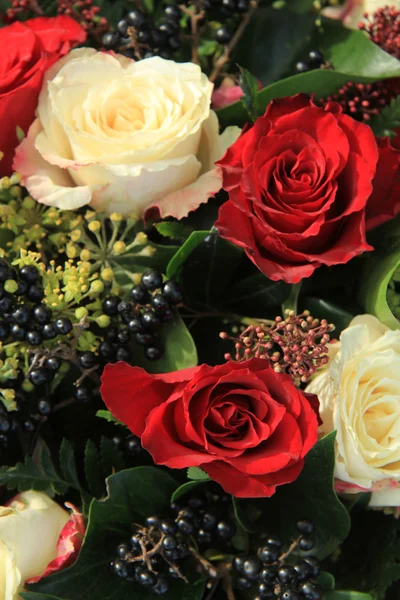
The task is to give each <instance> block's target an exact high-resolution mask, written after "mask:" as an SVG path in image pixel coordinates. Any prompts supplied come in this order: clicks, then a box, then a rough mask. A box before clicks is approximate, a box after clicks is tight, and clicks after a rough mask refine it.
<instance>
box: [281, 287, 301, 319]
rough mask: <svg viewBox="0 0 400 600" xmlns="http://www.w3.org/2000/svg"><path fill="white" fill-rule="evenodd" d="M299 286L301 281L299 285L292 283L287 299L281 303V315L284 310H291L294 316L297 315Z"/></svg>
mask: <svg viewBox="0 0 400 600" xmlns="http://www.w3.org/2000/svg"><path fill="white" fill-rule="evenodd" d="M301 285H302V281H300V282H299V283H294V284H293V285H292V286H291V290H290V294H289V296H288V298H286V300H285V301H284V302H282V313H285V311H286V310H293V311H294V312H295V314H297V313H298V309H297V304H298V300H299V295H300V290H301Z"/></svg>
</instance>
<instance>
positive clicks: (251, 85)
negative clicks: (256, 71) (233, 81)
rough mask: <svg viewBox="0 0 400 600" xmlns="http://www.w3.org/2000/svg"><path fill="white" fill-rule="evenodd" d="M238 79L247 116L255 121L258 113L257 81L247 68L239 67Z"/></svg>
mask: <svg viewBox="0 0 400 600" xmlns="http://www.w3.org/2000/svg"><path fill="white" fill-rule="evenodd" d="M239 69H240V79H239V84H240V87H241V88H242V91H243V94H244V95H243V96H242V98H241V99H240V100H241V102H242V104H243V106H244V107H245V109H246V110H247V112H248V114H249V117H250V119H251V120H252V121H255V120H256V119H257V117H259V115H260V111H259V108H258V96H257V94H258V81H257V79H256V77H254V75H252V74H251V73H250V71H248V70H247V69H244V68H243V67H239Z"/></svg>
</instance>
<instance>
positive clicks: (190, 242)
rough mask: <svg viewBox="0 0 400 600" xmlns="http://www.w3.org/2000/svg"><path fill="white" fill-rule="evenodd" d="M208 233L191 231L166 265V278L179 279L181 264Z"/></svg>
mask: <svg viewBox="0 0 400 600" xmlns="http://www.w3.org/2000/svg"><path fill="white" fill-rule="evenodd" d="M208 234H209V232H208V231H193V232H192V233H191V234H190V235H189V237H188V239H187V240H186V241H185V243H184V244H183V245H182V246H181V247H180V248H178V250H177V251H176V253H175V254H174V255H173V257H172V258H171V260H170V261H169V263H168V266H167V277H168V279H178V281H179V280H180V276H181V271H182V268H183V265H184V263H185V261H186V260H187V258H188V257H189V256H190V254H191V253H192V252H193V250H194V249H195V248H196V246H198V245H199V244H200V243H201V242H202V241H203V240H204V238H205V237H207V235H208Z"/></svg>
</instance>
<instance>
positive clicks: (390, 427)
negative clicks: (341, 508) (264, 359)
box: [307, 315, 400, 506]
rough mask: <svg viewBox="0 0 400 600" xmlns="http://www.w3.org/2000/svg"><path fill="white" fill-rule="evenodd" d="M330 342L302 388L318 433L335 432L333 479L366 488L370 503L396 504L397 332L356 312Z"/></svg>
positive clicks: (399, 484) (399, 491) (399, 467)
mask: <svg viewBox="0 0 400 600" xmlns="http://www.w3.org/2000/svg"><path fill="white" fill-rule="evenodd" d="M333 346H334V352H332V353H331V361H330V362H329V364H328V365H327V367H325V368H324V369H323V370H321V371H320V372H319V373H318V375H317V376H316V377H315V378H314V380H313V381H312V382H311V383H310V384H309V385H308V386H307V392H311V393H315V394H317V395H318V397H319V400H320V407H321V417H322V420H323V421H324V423H323V425H322V427H321V431H322V432H323V433H328V432H329V431H332V430H334V429H336V430H337V438H336V468H335V477H337V478H338V479H339V480H342V481H344V482H348V483H351V484H354V485H355V486H359V487H361V488H364V489H367V490H371V491H372V492H373V497H372V504H373V505H376V506H387V505H391V506H400V331H391V330H389V328H388V327H386V326H385V325H383V324H382V323H380V321H378V320H377V319H376V318H375V317H373V316H371V315H360V316H358V317H356V318H355V319H353V321H352V322H351V323H350V325H349V327H348V328H347V329H345V330H344V331H343V332H342V334H341V336H340V342H339V343H337V344H334V345H333ZM385 503H388V504H385Z"/></svg>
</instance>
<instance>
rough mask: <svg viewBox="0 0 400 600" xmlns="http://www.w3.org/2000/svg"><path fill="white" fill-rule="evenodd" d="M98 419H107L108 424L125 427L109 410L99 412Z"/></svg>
mask: <svg viewBox="0 0 400 600" xmlns="http://www.w3.org/2000/svg"><path fill="white" fill-rule="evenodd" d="M96 417H99V418H100V419H105V420H106V421H107V422H108V423H115V424H116V425H122V426H123V427H125V425H124V423H122V422H121V421H118V419H116V418H115V417H114V415H112V414H111V413H110V411H109V410H98V411H97V413H96Z"/></svg>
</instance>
